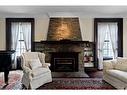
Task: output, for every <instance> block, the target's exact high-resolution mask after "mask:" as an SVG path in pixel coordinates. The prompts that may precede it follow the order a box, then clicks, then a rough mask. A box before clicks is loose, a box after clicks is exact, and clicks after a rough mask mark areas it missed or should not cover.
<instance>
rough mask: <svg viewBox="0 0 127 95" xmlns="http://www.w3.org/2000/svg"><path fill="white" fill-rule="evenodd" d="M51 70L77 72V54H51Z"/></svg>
mask: <svg viewBox="0 0 127 95" xmlns="http://www.w3.org/2000/svg"><path fill="white" fill-rule="evenodd" d="M51 70H52V71H55V72H66V71H70V72H76V71H78V53H77V52H52V53H51Z"/></svg>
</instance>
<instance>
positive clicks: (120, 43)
mask: <svg viewBox="0 0 127 95" xmlns="http://www.w3.org/2000/svg"><path fill="white" fill-rule="evenodd" d="M100 22H103V23H104V22H116V23H117V24H118V35H119V36H118V57H123V18H94V43H95V50H94V56H95V64H96V66H98V64H97V63H98V59H97V55H98V54H97V48H98V44H97V42H98V41H97V40H98V36H97V35H98V33H97V32H98V27H97V26H98V23H100Z"/></svg>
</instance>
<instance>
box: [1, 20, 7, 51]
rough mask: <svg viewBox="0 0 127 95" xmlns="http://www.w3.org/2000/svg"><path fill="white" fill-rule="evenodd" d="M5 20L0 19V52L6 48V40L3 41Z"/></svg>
mask: <svg viewBox="0 0 127 95" xmlns="http://www.w3.org/2000/svg"><path fill="white" fill-rule="evenodd" d="M5 37H6V34H5V19H4V18H0V50H5V48H6V44H5V43H6V42H5V41H6V40H5Z"/></svg>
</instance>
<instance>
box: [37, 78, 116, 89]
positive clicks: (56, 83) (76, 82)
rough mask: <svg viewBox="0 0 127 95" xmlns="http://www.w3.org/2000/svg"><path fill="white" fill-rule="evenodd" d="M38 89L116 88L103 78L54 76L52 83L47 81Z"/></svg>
mask: <svg viewBox="0 0 127 95" xmlns="http://www.w3.org/2000/svg"><path fill="white" fill-rule="evenodd" d="M38 89H55V90H57V89H63V90H66V89H70V90H73V89H75V90H76V89H77V90H79V89H80V90H81V89H82V90H83V89H86V90H92V89H93V90H97V89H100V90H107V89H115V88H114V87H113V86H111V85H110V84H108V83H106V82H105V81H103V80H102V79H101V78H53V81H52V82H51V83H47V84H45V85H43V86H41V87H39V88H38Z"/></svg>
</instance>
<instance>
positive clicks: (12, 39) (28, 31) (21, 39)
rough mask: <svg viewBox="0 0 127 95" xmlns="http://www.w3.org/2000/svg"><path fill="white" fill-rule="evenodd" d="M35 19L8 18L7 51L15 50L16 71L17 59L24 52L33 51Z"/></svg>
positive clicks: (14, 67) (13, 58)
mask: <svg viewBox="0 0 127 95" xmlns="http://www.w3.org/2000/svg"><path fill="white" fill-rule="evenodd" d="M33 42H34V19H33V18H6V50H15V51H16V52H15V53H14V54H13V56H12V63H13V64H12V68H13V69H16V68H17V66H19V65H20V63H17V57H18V56H20V55H21V54H22V53H23V52H26V51H33V50H34V46H33Z"/></svg>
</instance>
